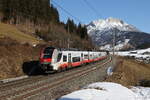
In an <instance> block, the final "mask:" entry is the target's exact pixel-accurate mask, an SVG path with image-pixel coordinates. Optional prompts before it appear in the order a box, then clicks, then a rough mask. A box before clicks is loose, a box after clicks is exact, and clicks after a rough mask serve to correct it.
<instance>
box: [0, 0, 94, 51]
mask: <svg viewBox="0 0 150 100" xmlns="http://www.w3.org/2000/svg"><path fill="white" fill-rule="evenodd" d="M0 21H1V22H3V23H7V24H12V25H15V26H17V27H18V29H19V30H21V31H23V32H25V33H32V34H35V35H37V36H39V37H40V38H42V39H44V40H45V41H47V42H50V43H51V44H52V45H55V46H58V47H65V46H67V45H66V44H68V40H69V41H70V42H69V43H70V46H71V47H73V48H80V47H82V48H84V49H86V48H91V47H92V44H91V42H90V39H89V38H88V35H87V29H86V26H84V25H81V24H80V23H79V24H78V25H76V24H75V23H74V21H73V20H71V19H68V21H67V23H63V22H60V20H59V12H58V10H57V9H56V8H55V7H54V6H53V5H52V4H50V0H1V1H0Z"/></svg>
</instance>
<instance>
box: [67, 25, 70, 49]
mask: <svg viewBox="0 0 150 100" xmlns="http://www.w3.org/2000/svg"><path fill="white" fill-rule="evenodd" d="M68 34H69V23H68ZM67 42H68V49H69V48H70V38H69V37H68V40H67Z"/></svg>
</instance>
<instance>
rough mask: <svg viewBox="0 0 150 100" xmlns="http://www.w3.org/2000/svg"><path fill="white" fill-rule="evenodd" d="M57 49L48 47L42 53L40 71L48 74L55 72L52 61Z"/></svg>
mask: <svg viewBox="0 0 150 100" xmlns="http://www.w3.org/2000/svg"><path fill="white" fill-rule="evenodd" d="M54 50H55V48H53V47H46V48H44V49H43V50H42V51H41V54H40V69H42V71H44V72H46V73H48V72H50V71H53V70H54V69H53V66H52V61H53V59H52V58H53V53H54Z"/></svg>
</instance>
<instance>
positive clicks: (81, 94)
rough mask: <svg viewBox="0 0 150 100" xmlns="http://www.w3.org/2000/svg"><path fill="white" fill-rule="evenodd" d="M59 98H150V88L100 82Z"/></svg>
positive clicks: (111, 99) (91, 99)
mask: <svg viewBox="0 0 150 100" xmlns="http://www.w3.org/2000/svg"><path fill="white" fill-rule="evenodd" d="M59 100H150V88H144V87H132V88H131V89H128V88H126V87H124V86H122V85H120V84H117V83H111V82H98V83H93V84H90V85H88V86H85V87H84V88H83V89H81V90H78V91H75V92H73V93H70V94H68V95H65V96H62V97H61V98H60V99H59Z"/></svg>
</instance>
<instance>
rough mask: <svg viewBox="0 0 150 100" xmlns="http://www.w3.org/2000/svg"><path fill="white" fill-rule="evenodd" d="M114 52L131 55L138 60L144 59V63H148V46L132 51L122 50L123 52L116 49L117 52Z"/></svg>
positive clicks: (149, 58)
mask: <svg viewBox="0 0 150 100" xmlns="http://www.w3.org/2000/svg"><path fill="white" fill-rule="evenodd" d="M115 54H116V55H119V56H128V57H133V58H135V59H137V60H139V61H144V62H145V63H150V48H148V49H141V50H134V51H123V52H121V51H118V52H115Z"/></svg>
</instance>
